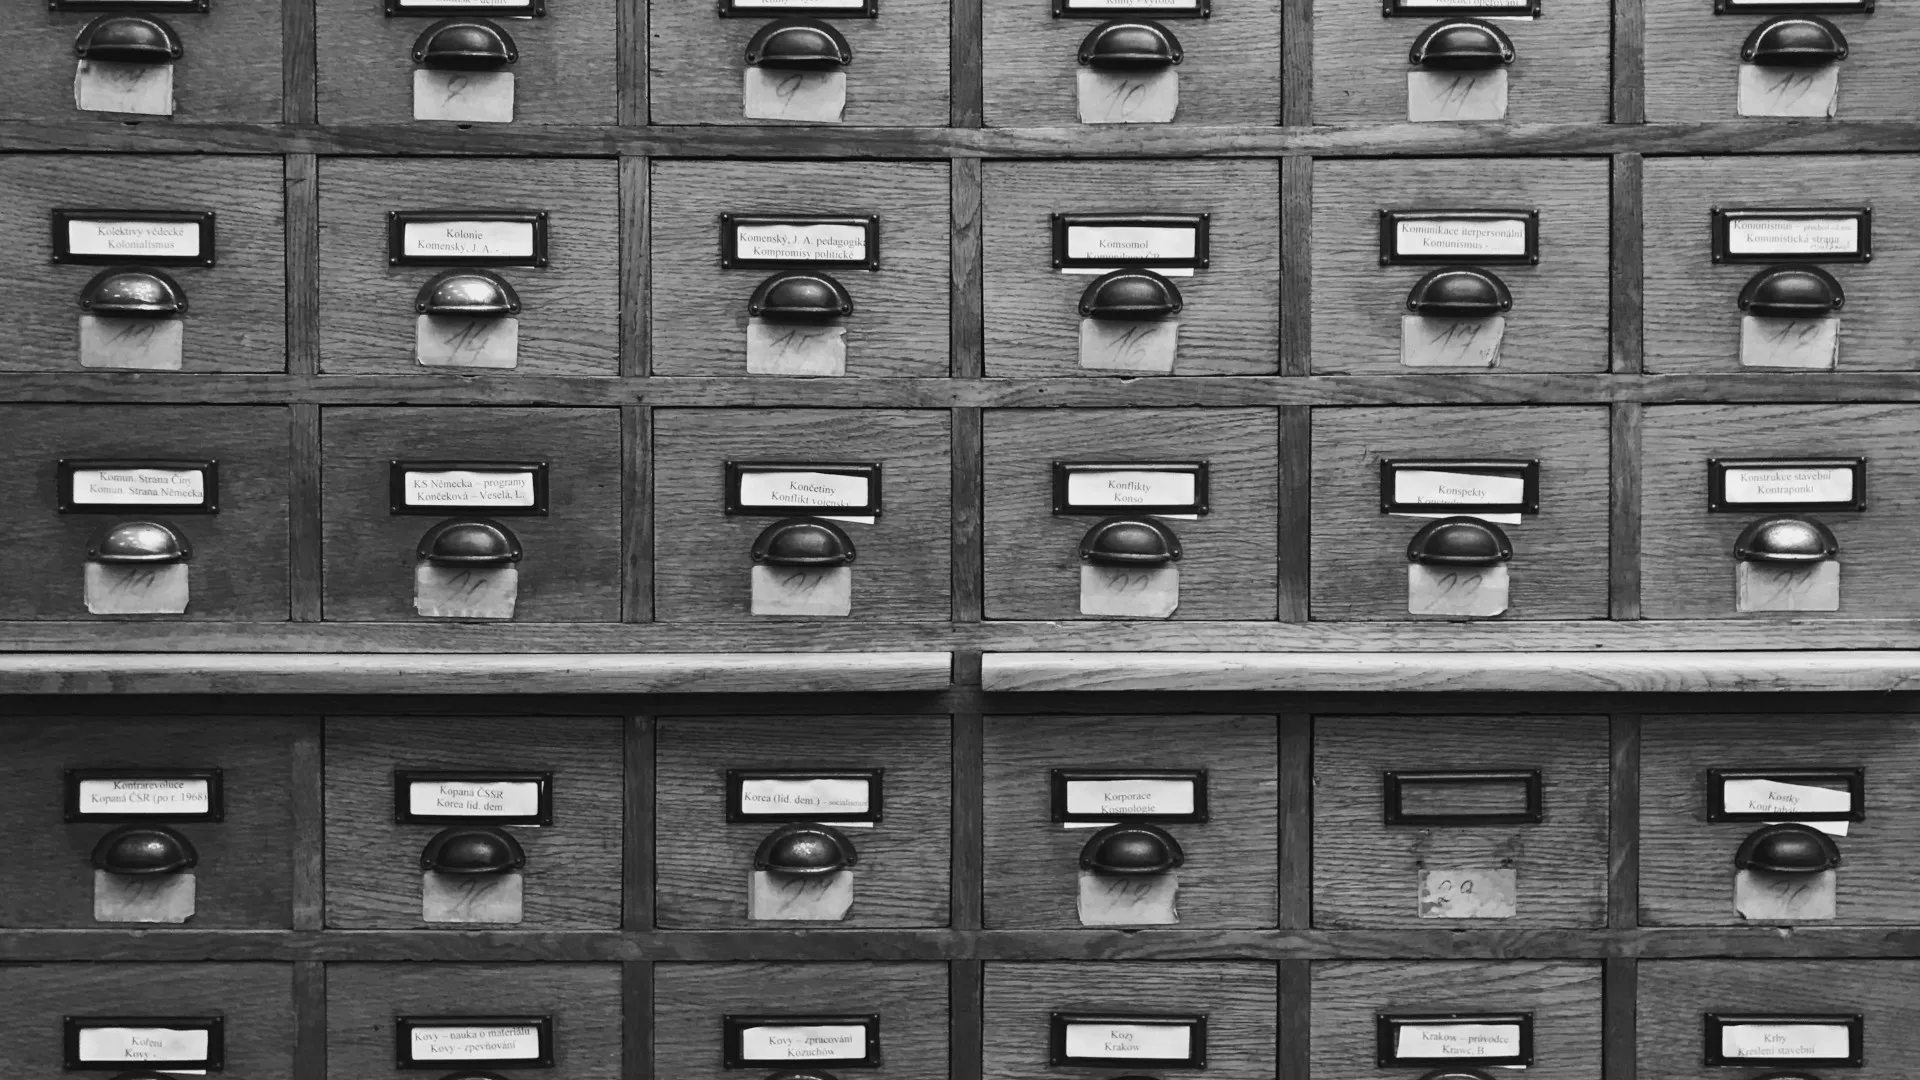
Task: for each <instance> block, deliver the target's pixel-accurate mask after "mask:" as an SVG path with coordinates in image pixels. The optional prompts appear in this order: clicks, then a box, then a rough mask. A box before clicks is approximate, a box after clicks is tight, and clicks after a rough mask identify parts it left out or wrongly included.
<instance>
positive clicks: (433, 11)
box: [386, 0, 547, 19]
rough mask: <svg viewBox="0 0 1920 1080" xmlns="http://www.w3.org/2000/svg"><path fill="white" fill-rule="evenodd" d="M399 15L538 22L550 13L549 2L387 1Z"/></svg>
mask: <svg viewBox="0 0 1920 1080" xmlns="http://www.w3.org/2000/svg"><path fill="white" fill-rule="evenodd" d="M386 11H387V16H388V17H389V18H391V17H393V16H396V15H409V16H412V15H433V16H441V15H485V16H487V17H489V18H496V19H534V18H539V17H540V16H542V15H545V14H546V13H547V4H546V0H386Z"/></svg>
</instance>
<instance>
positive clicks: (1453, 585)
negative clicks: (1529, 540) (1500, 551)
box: [1407, 563, 1512, 619]
mask: <svg viewBox="0 0 1920 1080" xmlns="http://www.w3.org/2000/svg"><path fill="white" fill-rule="evenodd" d="M1511 581H1512V575H1511V574H1510V573H1509V571H1508V568H1507V565H1506V564H1505V563H1501V564H1499V565H1496V566H1425V565H1422V564H1420V563H1408V564H1407V614H1409V615H1451V616H1464V617H1467V618H1475V619H1486V618H1491V617H1493V616H1495V615H1499V614H1501V613H1503V612H1505V611H1506V610H1507V597H1508V593H1509V589H1510V587H1511Z"/></svg>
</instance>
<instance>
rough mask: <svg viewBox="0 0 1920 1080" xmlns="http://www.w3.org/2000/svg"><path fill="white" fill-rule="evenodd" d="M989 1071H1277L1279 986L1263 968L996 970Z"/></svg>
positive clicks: (998, 965) (989, 994)
mask: <svg viewBox="0 0 1920 1080" xmlns="http://www.w3.org/2000/svg"><path fill="white" fill-rule="evenodd" d="M985 977H986V990H985V1008H984V1012H985V1016H984V1027H985V1029H986V1030H987V1031H988V1032H989V1033H990V1035H989V1037H988V1039H987V1046H986V1057H985V1061H984V1065H985V1073H986V1075H988V1076H995V1077H1005V1078H1006V1080H1061V1078H1063V1077H1090V1076H1101V1075H1112V1074H1114V1073H1116V1072H1119V1071H1121V1070H1125V1069H1129V1068H1135V1069H1138V1068H1151V1069H1156V1071H1157V1069H1158V1068H1163V1067H1164V1068H1174V1069H1182V1070H1184V1069H1187V1068H1193V1067H1195V1066H1194V1065H1192V1064H1189V1063H1190V1062H1200V1063H1203V1065H1202V1066H1201V1067H1204V1068H1205V1069H1206V1071H1207V1075H1208V1076H1209V1077H1215V1078H1223V1080H1261V1078H1269V1077H1272V1076H1273V1075H1274V1069H1275V1068H1276V1062H1275V1058H1276V1054H1275V1048H1274V1008H1275V997H1276V994H1277V990H1278V980H1277V978H1276V975H1275V970H1274V966H1273V965H1272V964H1258V963H1202V962H1192V961H1181V962H1175V963H1006V962H992V961H990V962H988V963H987V965H986V976H985Z"/></svg>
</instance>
